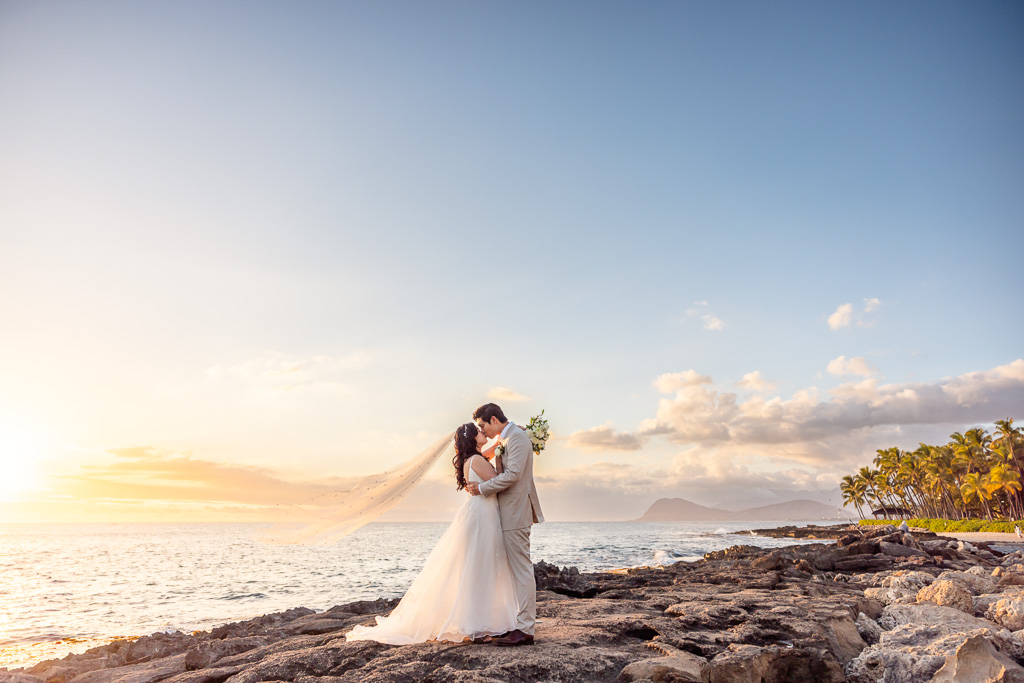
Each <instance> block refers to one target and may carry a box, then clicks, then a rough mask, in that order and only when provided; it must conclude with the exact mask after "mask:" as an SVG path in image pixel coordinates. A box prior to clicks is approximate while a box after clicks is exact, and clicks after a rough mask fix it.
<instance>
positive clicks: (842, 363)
mask: <svg viewBox="0 0 1024 683" xmlns="http://www.w3.org/2000/svg"><path fill="white" fill-rule="evenodd" d="M828 371H829V374H832V375H839V376H847V375H859V376H860V377H871V376H873V375H875V374H877V373H878V368H876V367H875V366H873V365H871V364H870V363H868V362H867V361H866V360H864V358H862V357H860V356H857V357H854V358H847V357H846V356H839V357H838V358H833V359H832V360H830V361H829V363H828Z"/></svg>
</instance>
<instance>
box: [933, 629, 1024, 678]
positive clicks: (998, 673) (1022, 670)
mask: <svg viewBox="0 0 1024 683" xmlns="http://www.w3.org/2000/svg"><path fill="white" fill-rule="evenodd" d="M967 681H972V682H973V681H977V682H978V683H988V682H989V681H991V682H992V683H996V682H997V681H999V682H1003V683H1024V667H1021V666H1020V665H1019V664H1017V663H1016V662H1015V661H1013V660H1012V659H1010V658H1009V657H1007V656H1006V655H1003V654H1001V653H1000V652H998V651H997V650H996V649H995V648H994V647H992V644H991V643H990V642H988V641H987V640H985V638H984V637H982V636H971V637H970V638H968V639H967V640H965V641H964V643H963V645H961V646H960V647H958V648H957V649H956V653H955V654H954V655H953V656H951V657H948V658H947V659H946V663H945V664H944V665H943V666H942V668H941V669H939V671H938V673H936V674H935V678H933V679H932V680H931V683H966V682H967Z"/></svg>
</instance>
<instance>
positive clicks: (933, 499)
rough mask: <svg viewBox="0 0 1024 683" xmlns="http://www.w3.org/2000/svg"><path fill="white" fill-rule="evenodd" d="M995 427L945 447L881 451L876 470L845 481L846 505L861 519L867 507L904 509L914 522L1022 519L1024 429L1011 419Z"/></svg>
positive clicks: (952, 437) (956, 436)
mask: <svg viewBox="0 0 1024 683" xmlns="http://www.w3.org/2000/svg"><path fill="white" fill-rule="evenodd" d="M995 427H996V428H995V431H994V432H993V433H992V434H989V433H988V431H986V430H985V429H981V428H975V429H969V430H967V431H966V432H964V433H963V434H961V433H960V432H956V433H954V434H952V435H950V437H949V443H947V444H945V445H942V446H930V445H928V444H924V443H922V444H919V445H918V447H917V448H916V449H914V450H912V451H904V450H902V449H900V448H883V449H879V450H878V451H877V455H876V456H875V458H874V467H873V468H872V467H862V468H860V470H859V471H858V472H857V474H854V475H847V476H845V477H843V480H842V483H841V484H840V485H839V488H840V489H841V490H842V493H843V503H844V504H845V505H853V506H854V507H855V508H857V512H858V513H859V514H860V516H861V518H862V519H863V517H864V508H865V507H867V508H868V510H869V511H870V509H871V508H889V509H896V508H903V509H904V510H908V511H910V513H911V514H910V516H911V517H914V518H943V519H980V518H982V517H984V518H986V519H993V518H994V517H1000V518H1005V519H1024V492H1022V484H1024V430H1022V429H1021V428H1020V427H1014V426H1013V420H1012V419H1011V418H1006V419H1005V420H998V421H997V422H996V423H995Z"/></svg>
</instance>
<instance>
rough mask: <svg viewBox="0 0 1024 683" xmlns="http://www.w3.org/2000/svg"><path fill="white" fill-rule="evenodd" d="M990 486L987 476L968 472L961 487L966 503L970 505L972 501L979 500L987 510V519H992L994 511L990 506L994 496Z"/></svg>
mask: <svg viewBox="0 0 1024 683" xmlns="http://www.w3.org/2000/svg"><path fill="white" fill-rule="evenodd" d="M988 485H989V482H988V476H987V475H982V474H978V473H977V472H968V473H967V476H965V477H964V483H963V484H961V485H960V490H961V491H962V492H963V494H964V502H966V503H968V504H970V502H971V501H972V500H978V501H979V502H980V503H981V505H982V507H983V508H984V510H985V517H987V518H988V519H992V510H991V509H990V508H989V506H988V501H989V499H990V498H991V497H992V494H991V493H989V490H988Z"/></svg>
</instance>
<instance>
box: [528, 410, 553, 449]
mask: <svg viewBox="0 0 1024 683" xmlns="http://www.w3.org/2000/svg"><path fill="white" fill-rule="evenodd" d="M526 434H527V435H528V436H529V437H530V442H531V443H532V444H533V454H534V455H540V452H541V451H542V450H544V446H545V445H547V442H548V437H549V436H551V432H550V431H549V429H548V421H547V420H545V419H544V411H543V410H542V411H540V415H534V416H533V417H531V418H530V422H529V424H527V425H526Z"/></svg>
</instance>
